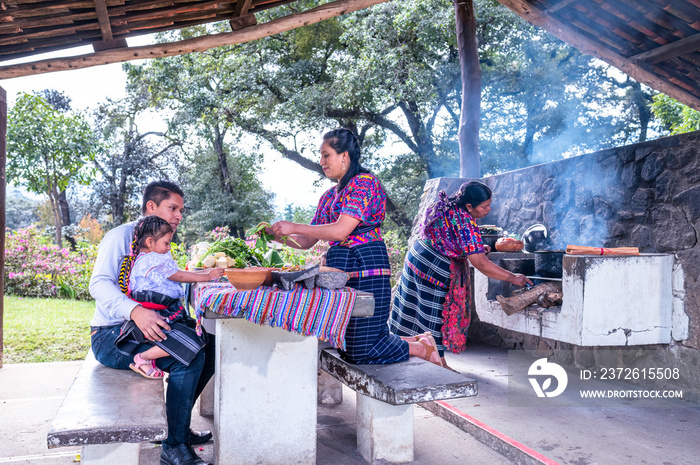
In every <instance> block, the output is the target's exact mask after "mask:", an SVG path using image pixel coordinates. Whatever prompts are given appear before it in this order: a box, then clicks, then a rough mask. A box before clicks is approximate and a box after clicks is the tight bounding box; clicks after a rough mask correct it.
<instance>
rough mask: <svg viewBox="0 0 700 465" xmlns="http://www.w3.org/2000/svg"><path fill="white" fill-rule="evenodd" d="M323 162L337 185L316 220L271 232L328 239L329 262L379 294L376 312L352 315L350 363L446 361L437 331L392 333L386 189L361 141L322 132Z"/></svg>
mask: <svg viewBox="0 0 700 465" xmlns="http://www.w3.org/2000/svg"><path fill="white" fill-rule="evenodd" d="M321 168H323V172H324V174H325V175H326V176H327V177H329V178H331V179H336V180H337V181H338V185H337V186H334V187H331V188H330V189H329V190H328V191H327V192H326V193H325V194H324V195H323V197H321V200H320V201H319V203H318V208H317V209H316V214H315V215H314V218H313V220H312V221H311V224H298V223H291V222H289V221H280V222H277V223H275V224H274V225H272V232H273V233H274V234H275V236H276V237H277V238H278V239H279V238H280V237H281V236H291V237H292V238H293V239H294V240H295V241H296V243H297V244H295V245H292V246H293V247H297V246H298V247H299V248H304V249H307V248H310V247H312V246H313V245H314V244H315V243H316V242H318V241H319V240H322V241H328V243H329V244H330V246H331V247H330V249H329V250H328V253H327V254H326V264H327V265H328V266H330V267H334V268H339V269H341V270H343V271H346V272H348V273H350V276H351V277H350V280H349V281H348V282H347V286H349V287H352V288H355V289H357V290H360V291H366V292H371V293H373V294H374V299H375V306H374V315H373V316H371V317H369V318H350V322H349V324H348V327H347V330H346V333H345V342H346V350H345V351H341V356H343V358H345V359H346V360H348V361H350V362H351V363H358V364H386V363H394V362H400V361H402V360H406V359H408V357H409V355H415V356H417V357H420V358H423V359H425V360H428V361H430V362H432V363H435V364H436V365H441V361H440V357H439V355H438V352H437V346H436V344H435V341H434V340H433V339H432V336H430V335H427V334H425V335H423V334H420V335H418V336H416V337H411V338H407V339H409V340H403V339H402V338H399V337H398V336H395V335H393V334H391V333H389V326H388V325H387V321H388V319H389V310H390V306H391V284H390V282H389V278H390V276H391V268H390V265H389V255H388V254H387V250H386V245H385V244H384V241H383V240H382V235H381V232H380V226H381V223H382V222H383V221H384V214H385V209H386V193H385V192H384V189H383V188H382V185H381V184H380V183H379V180H378V179H377V178H376V177H375V176H374V175H373V174H372V173H370V172H369V171H367V170H366V169H364V168H363V167H362V166H360V144H359V142H358V140H357V138H356V137H355V135H354V134H353V133H352V132H351V131H349V130H347V129H335V130H333V131H330V132H328V133H326V134H325V135H324V136H323V143H322V144H321ZM291 244H293V242H292V241H289V242H287V245H291Z"/></svg>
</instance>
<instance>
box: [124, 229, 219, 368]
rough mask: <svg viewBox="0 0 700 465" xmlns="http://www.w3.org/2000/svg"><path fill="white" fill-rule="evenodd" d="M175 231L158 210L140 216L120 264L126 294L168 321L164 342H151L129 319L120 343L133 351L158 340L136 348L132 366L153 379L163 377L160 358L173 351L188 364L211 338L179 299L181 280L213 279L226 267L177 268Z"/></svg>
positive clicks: (182, 281)
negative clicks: (201, 331)
mask: <svg viewBox="0 0 700 465" xmlns="http://www.w3.org/2000/svg"><path fill="white" fill-rule="evenodd" d="M173 234H174V230H173V228H172V226H171V225H170V224H169V223H168V222H167V221H165V220H164V219H162V218H159V217H158V216H155V215H152V216H147V217H145V218H142V219H141V220H139V222H138V223H137V224H136V227H135V229H134V242H133V243H132V247H131V250H132V253H131V255H130V256H128V257H125V260H124V262H123V265H122V273H121V274H122V276H123V278H125V279H124V280H126V279H128V288H127V295H129V294H130V297H131V298H132V299H133V300H135V301H137V302H139V303H142V305H143V306H145V307H147V308H152V309H154V311H158V312H159V313H160V314H161V315H162V316H164V317H165V318H166V323H168V325H169V326H170V331H164V332H165V333H166V335H167V337H166V339H164V340H163V341H147V340H146V339H145V338H144V337H143V333H141V331H140V330H139V328H138V327H137V326H136V325H135V324H134V323H133V321H128V322H126V323H125V324H124V326H123V327H122V331H121V335H120V337H119V339H118V340H117V347H118V348H119V349H120V350H122V351H123V352H128V353H133V352H134V351H136V349H137V346H139V345H140V344H142V343H144V342H150V343H152V344H154V346H153V347H151V348H150V349H148V350H145V351H143V352H141V353H137V354H136V355H135V356H134V363H132V364H131V365H129V367H130V368H131V369H132V370H134V371H135V372H137V373H138V374H140V375H142V376H144V377H146V378H149V379H161V378H163V376H164V374H163V371H162V370H160V369H158V368H157V367H156V362H155V360H156V359H158V358H161V357H167V356H172V357H175V358H177V359H178V360H179V361H181V362H182V363H184V364H185V365H189V363H190V362H191V361H192V359H193V358H194V356H195V355H196V354H197V352H199V350H200V349H201V348H202V347H204V345H206V342H207V341H206V333H205V334H203V335H202V336H199V335H197V332H196V330H195V323H194V320H193V319H192V318H191V317H190V316H189V314H188V313H187V311H186V310H185V308H184V307H183V306H182V304H181V303H180V299H181V298H182V297H183V294H184V292H183V290H182V286H181V285H180V284H179V283H194V282H202V281H211V280H216V279H218V278H220V277H221V276H222V275H223V274H224V270H223V268H212V269H208V270H202V271H183V270H180V269H178V267H177V264H176V263H175V261H174V260H173V258H172V256H171V255H170V241H171V240H172V238H173ZM130 263H132V264H131V272H130V273H129V272H128V268H129V264H130ZM127 274H128V278H127V276H126V275H127ZM122 276H120V280H121V278H122ZM122 284H123V283H122Z"/></svg>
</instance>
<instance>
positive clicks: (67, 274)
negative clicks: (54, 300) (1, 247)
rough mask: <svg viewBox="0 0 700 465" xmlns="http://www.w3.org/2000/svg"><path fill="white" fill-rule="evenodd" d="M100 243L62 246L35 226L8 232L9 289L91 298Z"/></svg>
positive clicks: (8, 291) (28, 294)
mask: <svg viewBox="0 0 700 465" xmlns="http://www.w3.org/2000/svg"><path fill="white" fill-rule="evenodd" d="M96 256H97V246H95V245H92V244H88V243H80V246H79V250H78V251H77V252H70V251H69V250H68V249H65V248H59V247H58V246H56V245H54V244H53V243H52V242H51V239H50V237H49V236H46V235H44V234H43V233H42V232H40V231H39V230H38V229H37V228H35V227H34V226H30V227H28V228H26V229H19V230H17V231H12V230H9V229H8V230H6V233H5V293H6V294H14V295H19V296H26V297H67V298H73V299H90V298H91V297H90V292H89V290H88V286H89V282H90V275H91V274H92V265H93V263H94V261H95V257H96Z"/></svg>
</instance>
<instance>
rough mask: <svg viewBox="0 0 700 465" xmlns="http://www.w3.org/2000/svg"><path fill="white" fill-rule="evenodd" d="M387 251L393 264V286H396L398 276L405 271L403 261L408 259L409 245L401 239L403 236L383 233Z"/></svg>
mask: <svg viewBox="0 0 700 465" xmlns="http://www.w3.org/2000/svg"><path fill="white" fill-rule="evenodd" d="M382 237H383V238H384V243H385V244H386V250H387V253H388V254H389V263H390V264H391V286H392V287H393V286H394V285H395V284H396V280H397V276H399V273H401V271H402V270H403V261H404V259H405V258H406V252H407V251H408V244H407V242H406V240H404V239H401V236H399V234H398V233H397V232H396V231H386V232H382Z"/></svg>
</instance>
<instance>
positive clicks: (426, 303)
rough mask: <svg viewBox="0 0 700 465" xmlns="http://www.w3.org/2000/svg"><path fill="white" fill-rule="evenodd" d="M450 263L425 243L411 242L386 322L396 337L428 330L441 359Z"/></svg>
mask: <svg viewBox="0 0 700 465" xmlns="http://www.w3.org/2000/svg"><path fill="white" fill-rule="evenodd" d="M450 263H451V260H450V259H449V258H446V257H444V256H442V255H440V254H439V253H438V252H437V251H436V250H435V249H433V248H432V247H430V246H429V245H428V244H426V243H425V242H423V241H420V240H417V241H416V242H414V243H413V245H412V246H411V248H410V249H409V251H408V253H407V254H406V260H404V266H403V273H402V275H401V281H400V282H399V286H398V289H397V291H396V295H395V296H394V302H393V303H392V306H391V319H390V320H389V328H390V329H391V332H392V333H394V334H398V335H399V336H415V335H416V334H421V333H424V332H426V331H430V333H431V334H432V335H433V337H434V338H435V342H436V343H437V346H438V351H439V352H440V356H443V355H444V353H445V346H444V345H443V343H442V325H443V321H442V311H443V306H444V304H445V296H446V295H447V291H448V289H449V287H450Z"/></svg>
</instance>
